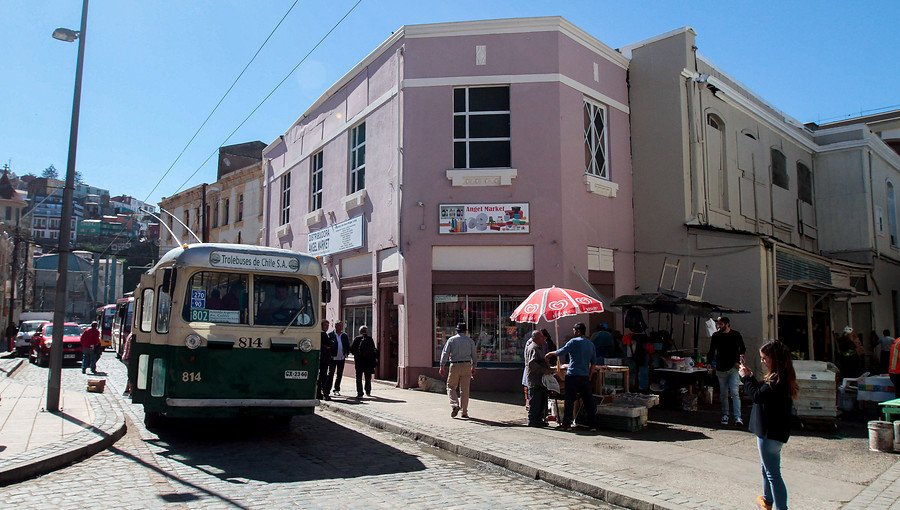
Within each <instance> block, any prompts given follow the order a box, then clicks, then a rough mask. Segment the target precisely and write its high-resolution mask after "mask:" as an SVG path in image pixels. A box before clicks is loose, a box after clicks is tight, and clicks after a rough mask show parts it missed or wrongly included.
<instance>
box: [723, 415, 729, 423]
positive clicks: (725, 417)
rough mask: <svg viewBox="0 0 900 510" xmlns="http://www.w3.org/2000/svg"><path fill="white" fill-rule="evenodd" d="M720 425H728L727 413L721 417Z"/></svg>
mask: <svg viewBox="0 0 900 510" xmlns="http://www.w3.org/2000/svg"><path fill="white" fill-rule="evenodd" d="M722 425H728V415H725V416H723V417H722Z"/></svg>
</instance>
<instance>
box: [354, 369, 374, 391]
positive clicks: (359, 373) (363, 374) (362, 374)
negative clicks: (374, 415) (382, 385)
mask: <svg viewBox="0 0 900 510" xmlns="http://www.w3.org/2000/svg"><path fill="white" fill-rule="evenodd" d="M363 378H365V390H366V395H369V396H372V371H371V370H366V369H365V368H363V367H361V366H359V365H357V366H356V396H357V397H361V396H362V394H363V389H364V388H363Z"/></svg>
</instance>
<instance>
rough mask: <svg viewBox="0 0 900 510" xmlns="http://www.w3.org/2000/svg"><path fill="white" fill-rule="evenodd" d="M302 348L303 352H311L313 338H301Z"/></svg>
mask: <svg viewBox="0 0 900 510" xmlns="http://www.w3.org/2000/svg"><path fill="white" fill-rule="evenodd" d="M300 350H301V351H303V352H309V351H311V350H312V340H310V339H309V338H304V339H303V340H300Z"/></svg>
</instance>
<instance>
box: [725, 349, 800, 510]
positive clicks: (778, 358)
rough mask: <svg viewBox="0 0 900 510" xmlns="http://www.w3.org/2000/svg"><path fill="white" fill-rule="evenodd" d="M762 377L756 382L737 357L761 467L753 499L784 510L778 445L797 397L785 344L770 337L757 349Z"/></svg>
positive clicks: (769, 508) (788, 429)
mask: <svg viewBox="0 0 900 510" xmlns="http://www.w3.org/2000/svg"><path fill="white" fill-rule="evenodd" d="M759 357H760V360H761V361H762V363H763V365H764V366H765V367H766V372H767V373H766V376H765V377H764V378H763V380H762V381H758V380H757V379H756V377H754V375H753V371H752V370H750V369H749V368H748V367H747V366H746V365H744V363H743V359H742V360H741V366H740V369H739V372H740V375H741V380H742V381H743V382H744V391H745V392H746V394H747V395H749V396H750V399H751V400H752V401H753V410H752V411H751V414H750V431H751V432H753V433H754V434H756V444H757V446H758V447H759V460H760V464H761V466H762V475H763V493H762V496H759V497H757V499H756V502H757V504H758V505H759V506H760V508H764V509H766V510H772V508H775V509H776V510H787V507H788V506H787V487H786V486H785V484H784V479H783V478H782V477H781V448H782V447H783V446H784V443H786V442H787V440H788V438H789V437H790V435H791V406H792V404H793V399H794V398H796V396H797V391H798V386H797V374H796V373H795V372H794V364H793V361H791V351H790V349H788V347H787V346H786V345H785V344H783V343H781V342H779V341H778V340H772V341H770V342H768V343H766V344H765V345H763V346H762V348H760V349H759Z"/></svg>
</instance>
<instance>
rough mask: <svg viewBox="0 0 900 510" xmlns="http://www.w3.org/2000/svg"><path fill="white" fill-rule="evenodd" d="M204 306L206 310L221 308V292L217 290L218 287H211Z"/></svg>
mask: <svg viewBox="0 0 900 510" xmlns="http://www.w3.org/2000/svg"><path fill="white" fill-rule="evenodd" d="M206 308H207V309H208V310H221V309H222V293H221V292H219V289H213V290H212V292H210V293H209V297H208V298H207V299H206Z"/></svg>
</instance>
